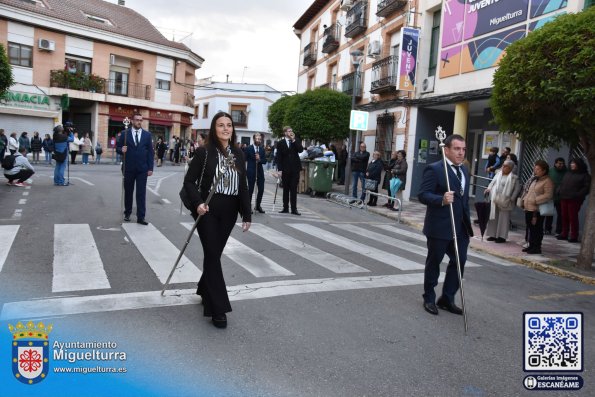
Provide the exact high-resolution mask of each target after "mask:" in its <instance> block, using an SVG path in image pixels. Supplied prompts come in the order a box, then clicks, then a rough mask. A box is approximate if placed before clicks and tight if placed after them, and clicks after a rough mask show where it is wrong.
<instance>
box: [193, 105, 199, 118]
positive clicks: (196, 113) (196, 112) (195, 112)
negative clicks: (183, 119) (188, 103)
mask: <svg viewBox="0 0 595 397" xmlns="http://www.w3.org/2000/svg"><path fill="white" fill-rule="evenodd" d="M194 118H195V119H197V118H198V105H195V106H194Z"/></svg>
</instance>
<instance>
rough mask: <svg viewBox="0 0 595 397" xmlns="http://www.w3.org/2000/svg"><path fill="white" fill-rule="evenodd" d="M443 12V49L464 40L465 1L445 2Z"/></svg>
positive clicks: (451, 0) (446, 0)
mask: <svg viewBox="0 0 595 397" xmlns="http://www.w3.org/2000/svg"><path fill="white" fill-rule="evenodd" d="M442 12H443V14H442V48H445V47H448V46H450V45H452V44H456V43H460V42H461V40H463V23H464V21H465V0H445V1H444V6H443V7H442Z"/></svg>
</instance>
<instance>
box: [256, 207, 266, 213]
mask: <svg viewBox="0 0 595 397" xmlns="http://www.w3.org/2000/svg"><path fill="white" fill-rule="evenodd" d="M254 209H255V210H256V211H258V212H260V213H261V214H264V213H265V212H264V210H263V209H262V207H261V206H260V205H257V206H256V207H255V208H254Z"/></svg>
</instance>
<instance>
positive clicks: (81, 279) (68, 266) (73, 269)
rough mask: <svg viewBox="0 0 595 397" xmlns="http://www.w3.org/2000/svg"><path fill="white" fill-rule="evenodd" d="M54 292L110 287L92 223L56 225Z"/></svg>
mask: <svg viewBox="0 0 595 397" xmlns="http://www.w3.org/2000/svg"><path fill="white" fill-rule="evenodd" d="M53 270H54V274H53V279H52V292H65V291H85V290H94V289H106V288H110V283H109V281H108V279H107V275H106V274H105V270H104V269H103V262H102V261H101V257H100V256H99V251H98V250H97V246H96V245H95V240H94V239H93V234H92V233H91V228H90V227H89V225H88V224H76V225H62V224H57V225H54V266H53Z"/></svg>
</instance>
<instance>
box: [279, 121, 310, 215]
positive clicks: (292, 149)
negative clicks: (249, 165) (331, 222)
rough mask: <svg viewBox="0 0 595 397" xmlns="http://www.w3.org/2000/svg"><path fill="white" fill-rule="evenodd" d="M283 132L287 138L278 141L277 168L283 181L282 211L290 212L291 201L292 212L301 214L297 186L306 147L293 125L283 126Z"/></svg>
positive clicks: (284, 212) (283, 212) (282, 212)
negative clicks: (302, 156)
mask: <svg viewBox="0 0 595 397" xmlns="http://www.w3.org/2000/svg"><path fill="white" fill-rule="evenodd" d="M283 132H284V134H285V138H284V139H281V140H280V141H279V142H277V170H278V171H279V175H280V176H281V181H282V182H283V211H280V213H281V214H287V213H289V204H290V203H291V213H292V214H293V215H301V214H300V213H299V212H298V210H297V186H298V182H299V181H300V171H301V170H302V162H301V161H300V156H299V153H300V152H303V151H304V148H303V147H302V144H301V142H300V140H299V139H296V136H295V134H294V133H293V129H292V128H291V127H283Z"/></svg>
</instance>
